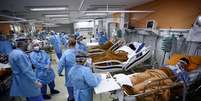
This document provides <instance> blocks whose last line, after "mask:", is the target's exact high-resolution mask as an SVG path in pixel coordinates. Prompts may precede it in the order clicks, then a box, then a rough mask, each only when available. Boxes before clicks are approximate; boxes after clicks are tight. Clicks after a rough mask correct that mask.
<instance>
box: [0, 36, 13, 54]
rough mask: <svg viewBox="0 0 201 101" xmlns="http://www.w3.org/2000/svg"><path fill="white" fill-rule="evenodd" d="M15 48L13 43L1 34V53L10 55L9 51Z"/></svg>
mask: <svg viewBox="0 0 201 101" xmlns="http://www.w3.org/2000/svg"><path fill="white" fill-rule="evenodd" d="M12 50H13V47H12V44H11V42H10V41H9V40H7V39H6V38H5V37H3V36H1V35H0V53H1V54H5V55H9V53H10V52H11V51H12Z"/></svg>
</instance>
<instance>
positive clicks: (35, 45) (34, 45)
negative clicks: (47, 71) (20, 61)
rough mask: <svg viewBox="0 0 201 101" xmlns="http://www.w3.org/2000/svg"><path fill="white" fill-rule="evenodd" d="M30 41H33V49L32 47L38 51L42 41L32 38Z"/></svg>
mask: <svg viewBox="0 0 201 101" xmlns="http://www.w3.org/2000/svg"><path fill="white" fill-rule="evenodd" d="M32 43H33V49H34V50H35V51H39V50H40V49H41V47H42V43H41V41H40V40H33V42H32Z"/></svg>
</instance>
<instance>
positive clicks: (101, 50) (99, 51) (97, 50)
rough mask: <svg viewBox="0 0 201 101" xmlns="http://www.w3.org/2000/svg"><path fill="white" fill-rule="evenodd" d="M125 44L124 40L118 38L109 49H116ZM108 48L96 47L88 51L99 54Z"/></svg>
mask: <svg viewBox="0 0 201 101" xmlns="http://www.w3.org/2000/svg"><path fill="white" fill-rule="evenodd" d="M124 44H125V41H124V40H118V41H117V42H116V43H114V44H113V45H112V46H111V47H110V48H109V49H107V50H111V51H115V50H116V49H118V48H119V47H121V46H122V45H124ZM107 50H104V49H100V48H95V49H90V50H89V51H88V55H89V56H91V55H97V54H103V53H104V52H106V51H107Z"/></svg>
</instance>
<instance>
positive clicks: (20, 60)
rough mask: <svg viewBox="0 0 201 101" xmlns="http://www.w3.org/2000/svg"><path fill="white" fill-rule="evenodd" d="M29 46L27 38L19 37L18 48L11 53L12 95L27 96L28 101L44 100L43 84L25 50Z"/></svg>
mask: <svg viewBox="0 0 201 101" xmlns="http://www.w3.org/2000/svg"><path fill="white" fill-rule="evenodd" d="M27 46H28V43H27V42H26V39H18V40H17V42H16V47H17V49H14V50H13V51H12V52H11V53H10V54H9V63H10V65H11V69H12V85H11V90H10V96H15V97H26V99H27V101H44V100H43V97H42V95H41V92H40V87H41V86H42V84H41V83H40V82H39V80H38V79H37V78H36V75H35V73H34V71H33V69H32V65H31V61H30V60H29V57H28V55H26V53H25V52H24V51H25V50H26V48H27Z"/></svg>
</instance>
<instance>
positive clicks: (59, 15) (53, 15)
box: [45, 14, 69, 18]
mask: <svg viewBox="0 0 201 101" xmlns="http://www.w3.org/2000/svg"><path fill="white" fill-rule="evenodd" d="M68 16H69V15H68V14H50V15H45V17H48V18H52V17H68Z"/></svg>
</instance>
